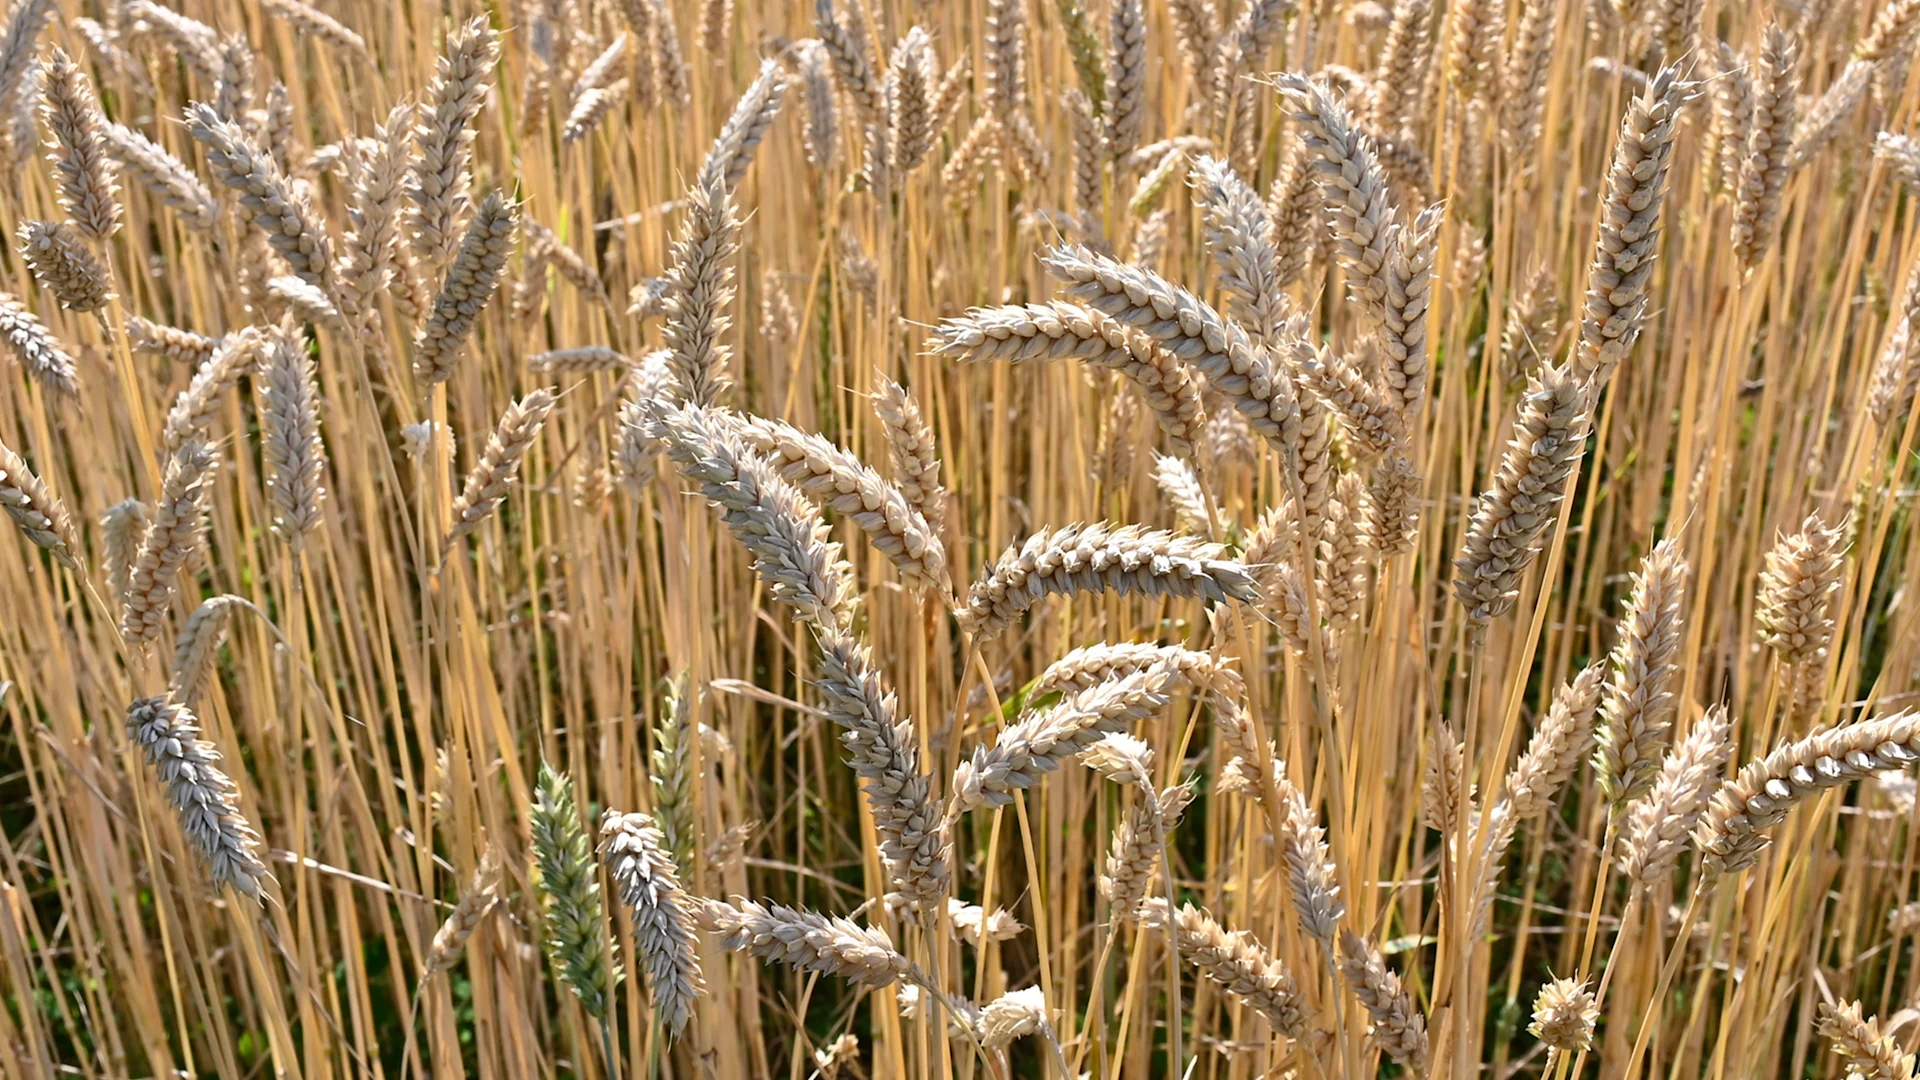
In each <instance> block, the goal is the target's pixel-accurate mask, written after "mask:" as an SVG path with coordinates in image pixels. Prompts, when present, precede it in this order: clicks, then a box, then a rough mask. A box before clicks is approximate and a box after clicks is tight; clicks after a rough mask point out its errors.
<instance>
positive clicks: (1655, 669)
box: [1593, 538, 1688, 814]
mask: <svg viewBox="0 0 1920 1080" xmlns="http://www.w3.org/2000/svg"><path fill="white" fill-rule="evenodd" d="M1687 574H1688V569H1687V562H1686V559H1685V558H1684V557H1682V556H1681V554H1680V545H1679V543H1678V541H1676V540H1674V539H1672V538H1668V539H1666V540H1662V541H1661V542H1660V543H1659V544H1658V545H1656V546H1655V547H1654V549H1653V551H1652V553H1651V554H1649V555H1648V556H1647V560H1646V564H1645V565H1644V566H1643V567H1642V568H1641V570H1640V573H1638V574H1637V575H1635V576H1634V579H1633V595H1632V596H1631V597H1630V598H1629V599H1628V601H1627V612H1626V618H1625V619H1624V620H1623V621H1622V625H1621V628H1620V640H1619V642H1618V643H1617V644H1615V645H1614V647H1613V656H1612V658H1611V661H1610V663H1611V665H1612V667H1613V677H1612V679H1611V681H1609V682H1608V684H1607V689H1606V693H1605V694H1604V695H1603V696H1602V698H1601V701H1600V714H1599V725H1600V726H1599V733H1598V736H1597V740H1598V742H1599V749H1598V750H1597V751H1596V752H1595V753H1594V759H1593V767H1594V772H1595V774H1596V779H1598V780H1599V783H1600V790H1601V791H1602V792H1604V793H1605V794H1606V797H1607V800H1608V802H1609V803H1611V804H1612V806H1613V810H1614V812H1615V813H1616V814H1617V813H1620V812H1621V811H1624V810H1625V809H1626V804H1627V803H1628V802H1629V801H1630V800H1633V799H1637V798H1639V797H1640V796H1641V795H1643V794H1645V793H1646V792H1647V789H1649V788H1650V787H1652V786H1653V781H1654V777H1655V775H1656V774H1657V773H1658V772H1659V769H1660V755H1661V754H1662V753H1663V752H1664V751H1665V750H1666V747H1667V744H1668V743H1669V742H1670V741H1671V734H1672V729H1673V701H1672V697H1673V695H1672V694H1671V693H1670V692H1669V691H1668V689H1667V686H1668V684H1669V683H1671V682H1672V681H1673V676H1674V675H1675V674H1676V672H1677V671H1678V668H1679V665H1678V663H1677V662H1676V661H1677V659H1678V657H1679V652H1680V640H1681V631H1682V626H1681V622H1680V609H1681V603H1682V601H1683V600H1684V599H1685V598H1686V590H1687Z"/></svg>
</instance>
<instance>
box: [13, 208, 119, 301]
mask: <svg viewBox="0 0 1920 1080" xmlns="http://www.w3.org/2000/svg"><path fill="white" fill-rule="evenodd" d="M18 235H19V237H20V255H21V257H22V258H24V259H26V262H27V266H28V268H29V269H31V270H32V271H33V276H34V278H35V279H37V280H38V281H39V282H40V284H41V285H42V286H43V287H45V288H46V290H47V291H48V292H50V293H52V294H53V295H54V298H55V299H57V300H59V301H60V306H61V307H63V308H66V309H67V310H68V311H98V310H99V309H101V308H103V307H105V306H107V298H108V296H109V291H110V289H111V284H110V282H109V279H108V276H107V268H106V266H105V265H104V264H103V263H101V261H100V260H99V258H98V257H96V256H95V255H94V254H93V252H91V251H88V250H87V247H86V245H85V244H84V243H82V242H81V240H80V237H79V235H78V233H77V232H76V231H75V230H74V228H73V227H72V226H71V225H68V224H67V223H66V222H64V221H58V222H55V221H36V220H33V219H31V218H29V219H27V220H25V221H22V222H21V223H20V228H19V234H18Z"/></svg>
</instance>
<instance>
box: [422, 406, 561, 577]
mask: <svg viewBox="0 0 1920 1080" xmlns="http://www.w3.org/2000/svg"><path fill="white" fill-rule="evenodd" d="M558 400H559V399H558V398H557V397H555V396H554V393H553V391H552V390H548V389H545V388H541V389H539V390H533V391H530V392H529V393H528V394H527V395H526V396H524V397H522V398H521V399H520V400H518V401H515V402H513V403H512V404H510V405H508V406H507V409H506V411H505V412H503V413H501V414H500V422H499V423H498V424H496V425H495V426H494V429H493V434H491V435H489V436H487V448H486V451H485V452H484V453H482V454H481V455H480V460H479V461H476V462H474V465H473V469H472V470H471V471H469V472H468V473H467V478H466V482H465V483H463V484H462V485H461V487H460V494H459V496H458V497H457V498H455V499H454V500H453V507H452V510H451V516H452V518H453V526H452V528H450V529H448V530H447V535H446V536H445V537H444V538H443V539H442V540H441V541H440V558H441V559H442V560H443V561H444V560H445V559H446V557H447V553H448V552H450V551H452V550H453V546H454V545H455V544H457V543H459V542H460V538H461V537H464V536H466V535H467V534H468V533H471V532H472V531H474V530H475V529H477V528H479V527H480V525H481V523H482V522H484V521H486V520H487V518H488V517H490V516H492V514H493V512H494V511H495V510H496V509H498V508H499V506H500V504H501V503H502V502H504V501H505V500H506V497H507V491H508V489H509V488H511V487H512V486H513V482H514V481H515V480H516V479H517V478H518V477H519V475H520V464H521V462H522V461H524V460H525V459H526V456H527V451H529V450H531V449H533V444H534V440H536V439H538V438H539V437H540V428H541V426H542V425H543V424H545V423H546V422H547V414H549V413H551V412H552V411H553V407H554V405H555V403H556V402H557V401H558Z"/></svg>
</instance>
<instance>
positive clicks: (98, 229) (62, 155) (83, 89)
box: [40, 48, 120, 240]
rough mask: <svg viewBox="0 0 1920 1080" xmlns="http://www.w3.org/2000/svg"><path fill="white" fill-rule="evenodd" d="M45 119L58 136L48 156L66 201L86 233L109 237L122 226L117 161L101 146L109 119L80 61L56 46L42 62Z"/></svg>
mask: <svg viewBox="0 0 1920 1080" xmlns="http://www.w3.org/2000/svg"><path fill="white" fill-rule="evenodd" d="M40 93H41V103H40V120H41V123H43V124H45V125H46V126H47V131H48V132H49V133H50V134H51V135H52V136H53V138H52V141H50V142H49V143H48V144H47V151H48V152H47V160H48V161H50V162H51V163H52V164H53V171H54V175H55V178H56V180H57V181H58V188H59V191H58V194H59V197H60V206H61V208H62V209H63V210H65V211H66V212H67V219H68V221H69V222H71V223H72V225H73V227H74V228H75V229H77V230H79V232H80V234H81V235H82V236H85V237H87V238H89V239H92V240H105V239H107V238H108V237H110V236H112V235H113V234H114V233H115V232H116V231H118V230H119V228H120V199H119V194H118V192H117V190H116V187H115V184H114V167H113V161H112V159H111V158H109V157H108V156H107V152H106V150H105V148H104V147H103V146H102V145H101V128H102V127H103V126H105V124H106V119H105V117H103V116H101V115H100V103H99V102H98V101H96V100H95V99H94V96H93V87H92V85H91V84H89V83H88V82H87V77H86V76H85V75H84V74H82V73H81V71H80V66H79V65H78V64H76V63H74V62H73V59H72V58H71V57H69V56H68V55H67V54H66V53H65V52H64V51H63V50H61V49H57V48H56V49H54V50H53V53H52V55H50V56H49V57H48V58H47V59H46V60H45V61H43V62H42V63H41V65H40Z"/></svg>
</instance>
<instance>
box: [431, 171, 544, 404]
mask: <svg viewBox="0 0 1920 1080" xmlns="http://www.w3.org/2000/svg"><path fill="white" fill-rule="evenodd" d="M519 219H520V206H519V204H518V203H516V202H514V201H513V200H512V199H511V198H509V197H508V196H507V194H506V193H505V192H503V191H500V190H498V189H495V190H494V191H492V192H489V193H488V195H487V197H486V198H484V199H482V200H480V205H479V206H478V207H475V208H474V211H473V219H472V220H471V221H469V222H468V223H467V233H466V236H465V238H464V239H462V240H461V241H460V254H459V255H457V256H455V257H454V260H453V264H452V265H451V266H449V267H447V275H446V278H445V279H444V280H442V281H441V283H440V291H439V292H438V293H437V294H435V296H434V298H433V310H432V312H431V313H430V314H429V315H428V316H427V320H426V322H425V323H423V324H422V325H421V327H420V333H419V335H418V336H417V337H416V338H415V339H414V345H413V372H414V376H415V377H416V378H418V379H419V380H420V381H421V382H423V383H425V384H426V385H428V386H433V385H437V384H439V383H443V382H446V381H447V380H448V379H450V378H452V377H453V367H454V364H455V363H456V362H457V361H458V360H459V359H460V356H461V354H462V353H463V352H465V351H466V344H467V339H468V338H470V337H471V336H472V335H473V327H474V324H475V323H476V322H478V321H479V318H480V314H481V312H482V311H484V310H485V309H486V306H487V302H488V301H489V300H491V299H493V294H494V293H495V292H497V291H499V288H500V276H501V275H502V274H503V273H505V272H506V268H507V260H508V259H509V258H511V257H512V255H513V240H514V235H515V234H516V232H517V231H518V229H519Z"/></svg>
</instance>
